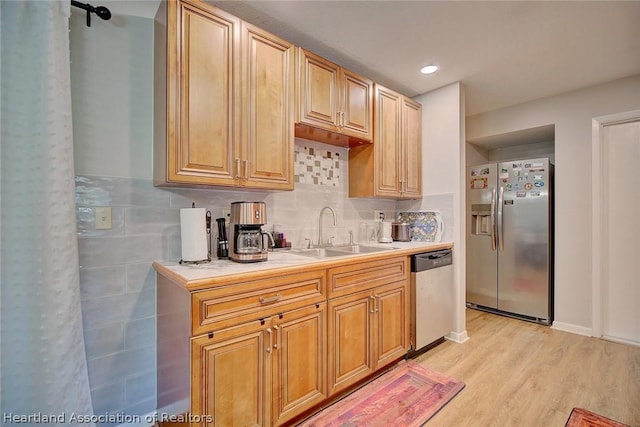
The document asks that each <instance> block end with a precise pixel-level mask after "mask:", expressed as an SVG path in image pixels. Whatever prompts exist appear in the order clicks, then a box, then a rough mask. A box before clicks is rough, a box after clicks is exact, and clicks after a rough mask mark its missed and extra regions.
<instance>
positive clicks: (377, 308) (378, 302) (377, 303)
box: [375, 296, 380, 313]
mask: <svg viewBox="0 0 640 427" xmlns="http://www.w3.org/2000/svg"><path fill="white" fill-rule="evenodd" d="M375 298H376V313H377V312H379V311H380V297H378V296H377V297H375Z"/></svg>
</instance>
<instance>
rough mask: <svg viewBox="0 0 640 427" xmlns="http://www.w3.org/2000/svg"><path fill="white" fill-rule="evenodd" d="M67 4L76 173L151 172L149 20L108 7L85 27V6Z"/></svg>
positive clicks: (144, 174) (119, 174) (149, 174)
mask: <svg viewBox="0 0 640 427" xmlns="http://www.w3.org/2000/svg"><path fill="white" fill-rule="evenodd" d="M72 9H73V10H72V15H71V21H70V39H71V52H70V54H71V71H72V82H71V83H72V88H73V90H72V92H71V100H72V104H73V112H74V118H77V117H81V120H74V123H73V124H74V126H73V134H74V135H73V136H74V159H75V170H76V173H77V174H93V175H102V176H116V177H130V178H151V177H152V160H153V158H152V151H151V150H152V144H153V127H152V120H153V108H152V106H153V73H152V71H151V70H152V66H153V20H152V19H146V18H138V17H133V16H122V15H115V13H114V16H113V18H112V19H111V20H110V21H106V22H105V21H101V20H99V19H95V20H93V21H92V25H91V27H87V26H86V24H85V22H86V15H85V12H84V11H83V10H81V9H76V8H72ZM150 73H151V74H150Z"/></svg>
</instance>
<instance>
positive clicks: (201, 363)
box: [191, 321, 271, 426]
mask: <svg viewBox="0 0 640 427" xmlns="http://www.w3.org/2000/svg"><path fill="white" fill-rule="evenodd" d="M266 331H267V328H265V327H264V326H263V325H261V324H260V322H259V321H256V322H251V323H249V324H246V325H242V326H240V327H234V328H229V329H225V330H222V331H220V332H216V333H215V334H213V335H209V336H206V335H205V336H202V337H199V338H195V339H193V340H192V346H191V347H192V351H191V357H192V364H191V387H192V393H191V395H192V401H191V417H192V419H193V420H194V421H197V420H199V419H200V417H202V420H201V421H202V422H200V423H194V424H196V425H203V426H204V425H211V426H249V425H251V426H266V425H269V424H268V419H269V414H268V409H269V408H268V407H267V405H266V402H267V396H268V393H269V390H268V389H267V388H268V387H267V385H268V384H270V379H271V370H270V369H269V368H270V362H271V357H270V353H269V352H270V351H271V349H270V347H268V339H267V333H266Z"/></svg>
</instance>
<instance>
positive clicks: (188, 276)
mask: <svg viewBox="0 0 640 427" xmlns="http://www.w3.org/2000/svg"><path fill="white" fill-rule="evenodd" d="M362 246H376V247H381V248H387V249H388V250H385V251H379V252H373V253H360V254H346V255H343V256H339V257H329V258H315V257H311V256H307V255H301V254H299V253H297V252H296V251H295V250H283V251H273V252H269V256H268V260H267V261H263V262H254V263H237V262H234V261H231V260H219V259H214V260H212V261H210V262H206V263H202V264H180V263H178V262H177V261H173V262H171V261H167V262H159V261H156V262H154V263H153V268H154V269H155V270H156V271H157V272H158V273H159V274H161V275H163V276H165V277H166V278H168V279H170V280H171V281H173V282H175V283H177V284H179V285H181V286H183V287H184V288H185V289H187V290H188V291H198V290H202V289H207V288H211V287H215V286H217V285H224V284H229V283H233V282H237V281H246V280H252V279H256V278H264V277H269V276H278V275H281V274H284V273H295V272H300V271H308V270H310V269H316V268H330V267H335V266H339V265H343V264H345V263H349V262H353V261H355V260H358V261H360V260H363V261H365V260H379V259H384V258H389V257H394V256H409V255H413V254H417V253H421V252H428V251H436V250H439V249H450V248H452V247H453V243H452V242H439V243H428V242H392V243H363V244H362Z"/></svg>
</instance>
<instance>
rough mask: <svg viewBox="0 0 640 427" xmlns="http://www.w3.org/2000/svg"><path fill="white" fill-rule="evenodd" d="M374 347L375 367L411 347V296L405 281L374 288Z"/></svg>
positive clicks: (393, 359)
mask: <svg viewBox="0 0 640 427" xmlns="http://www.w3.org/2000/svg"><path fill="white" fill-rule="evenodd" d="M374 299H375V308H374V311H375V316H373V322H374V327H373V329H374V331H375V334H374V337H375V339H374V341H373V343H374V345H373V346H374V349H375V355H374V358H375V369H379V368H381V367H383V366H385V365H387V364H389V363H391V362H393V361H395V360H398V358H400V357H402V356H404V355H405V354H406V353H407V351H408V350H409V318H408V315H407V314H408V313H409V297H408V294H407V286H406V282H398V283H395V284H391V285H387V286H384V287H380V288H378V289H376V290H375V293H374Z"/></svg>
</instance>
